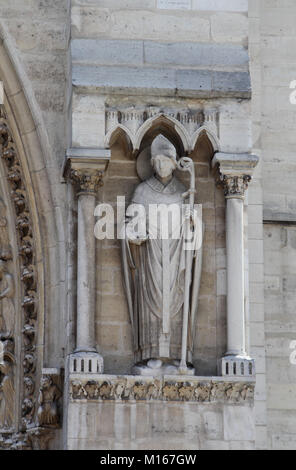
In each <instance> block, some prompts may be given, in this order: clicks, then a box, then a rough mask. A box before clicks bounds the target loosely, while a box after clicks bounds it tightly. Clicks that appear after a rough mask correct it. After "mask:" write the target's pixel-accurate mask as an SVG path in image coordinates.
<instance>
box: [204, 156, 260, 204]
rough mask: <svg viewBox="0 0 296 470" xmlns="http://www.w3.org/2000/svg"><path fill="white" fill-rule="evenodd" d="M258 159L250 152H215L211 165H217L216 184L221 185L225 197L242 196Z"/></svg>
mask: <svg viewBox="0 0 296 470" xmlns="http://www.w3.org/2000/svg"><path fill="white" fill-rule="evenodd" d="M258 160H259V159H258V157H257V156H256V155H250V154H232V153H222V152H218V153H216V154H215V156H214V158H213V162H212V166H213V167H217V170H218V178H217V185H218V186H221V187H223V189H224V194H225V197H226V198H228V199H229V198H241V199H243V198H244V195H245V192H246V190H247V189H248V185H249V183H250V181H251V179H252V176H253V173H254V169H255V167H256V166H257V164H258Z"/></svg>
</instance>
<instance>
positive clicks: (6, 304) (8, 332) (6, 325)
mask: <svg viewBox="0 0 296 470" xmlns="http://www.w3.org/2000/svg"><path fill="white" fill-rule="evenodd" d="M13 295H14V283H13V277H12V275H11V274H10V273H9V272H8V271H7V266H6V262H5V261H3V260H2V259H0V300H1V313H0V339H9V338H12V337H13V332H14V322H15V309H14V304H13V300H12V298H13Z"/></svg>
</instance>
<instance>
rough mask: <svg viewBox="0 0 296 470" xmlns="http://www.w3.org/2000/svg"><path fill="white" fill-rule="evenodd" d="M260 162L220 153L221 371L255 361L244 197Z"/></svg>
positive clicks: (240, 370)
mask: <svg viewBox="0 0 296 470" xmlns="http://www.w3.org/2000/svg"><path fill="white" fill-rule="evenodd" d="M257 163H258V158H257V157H256V156H255V155H248V154H237V155H233V154H225V153H217V154H216V155H215V157H214V160H213V165H216V164H218V166H219V184H220V185H221V183H222V186H223V188H224V194H225V198H226V253H227V352H226V355H225V356H224V357H223V358H222V360H221V372H222V375H237V376H244V375H254V373H255V367H254V361H253V360H252V359H251V358H249V357H248V356H247V354H246V337H245V335H246V334H245V309H244V305H245V288H244V197H245V191H246V190H247V189H248V184H249V182H250V181H251V177H252V174H253V170H254V168H255V166H256V165H257Z"/></svg>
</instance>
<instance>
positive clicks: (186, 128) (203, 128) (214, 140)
mask: <svg viewBox="0 0 296 470" xmlns="http://www.w3.org/2000/svg"><path fill="white" fill-rule="evenodd" d="M105 118H106V137H105V147H106V148H110V147H111V146H112V144H113V143H114V142H115V140H116V139H117V138H118V136H119V135H120V134H123V135H124V136H125V138H126V140H127V141H128V142H129V145H130V147H131V148H132V152H133V154H134V156H136V155H137V154H138V153H139V152H140V151H142V150H143V149H144V148H145V147H147V146H149V145H150V143H151V142H152V140H153V139H154V137H155V136H156V135H157V134H159V133H162V134H163V135H164V136H165V137H167V138H168V139H169V140H171V142H172V143H173V144H174V145H175V147H176V149H177V151H178V153H179V154H180V155H184V154H189V153H190V152H192V151H193V150H194V148H195V146H196V142H197V141H198V139H199V137H200V136H201V135H202V134H203V133H205V134H206V135H207V137H208V139H209V141H210V142H211V144H212V146H213V149H214V151H215V152H216V151H219V149H220V144H219V137H218V134H219V130H218V111H217V110H209V111H205V110H196V111H190V110H185V111H178V110H174V111H168V112H162V111H161V112H159V111H158V110H157V109H154V108H152V107H151V108H149V109H148V110H146V109H134V108H131V109H126V110H114V109H111V110H109V109H107V110H106V116H105Z"/></svg>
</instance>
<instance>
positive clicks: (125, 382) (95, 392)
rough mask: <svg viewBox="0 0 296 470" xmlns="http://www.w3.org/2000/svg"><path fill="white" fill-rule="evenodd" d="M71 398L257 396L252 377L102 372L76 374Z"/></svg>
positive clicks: (212, 398) (242, 398)
mask: <svg viewBox="0 0 296 470" xmlns="http://www.w3.org/2000/svg"><path fill="white" fill-rule="evenodd" d="M70 398H71V399H72V400H97V401H104V400H120V401H154V400H157V401H177V402H217V401H218V402H233V403H237V402H246V401H248V400H251V401H252V400H253V399H254V382H252V381H248V382H245V381H239V382H235V381H215V380H210V379H209V380H208V381H200V380H198V378H195V379H191V378H190V379H189V380H180V379H178V380H173V379H171V378H166V377H165V378H163V379H154V378H152V377H151V378H149V379H148V378H147V379H146V380H144V379H141V378H139V377H135V376H122V377H110V376H105V378H104V377H103V376H101V377H100V378H99V379H97V380H82V379H79V378H75V379H74V378H73V379H72V380H71V382H70Z"/></svg>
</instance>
